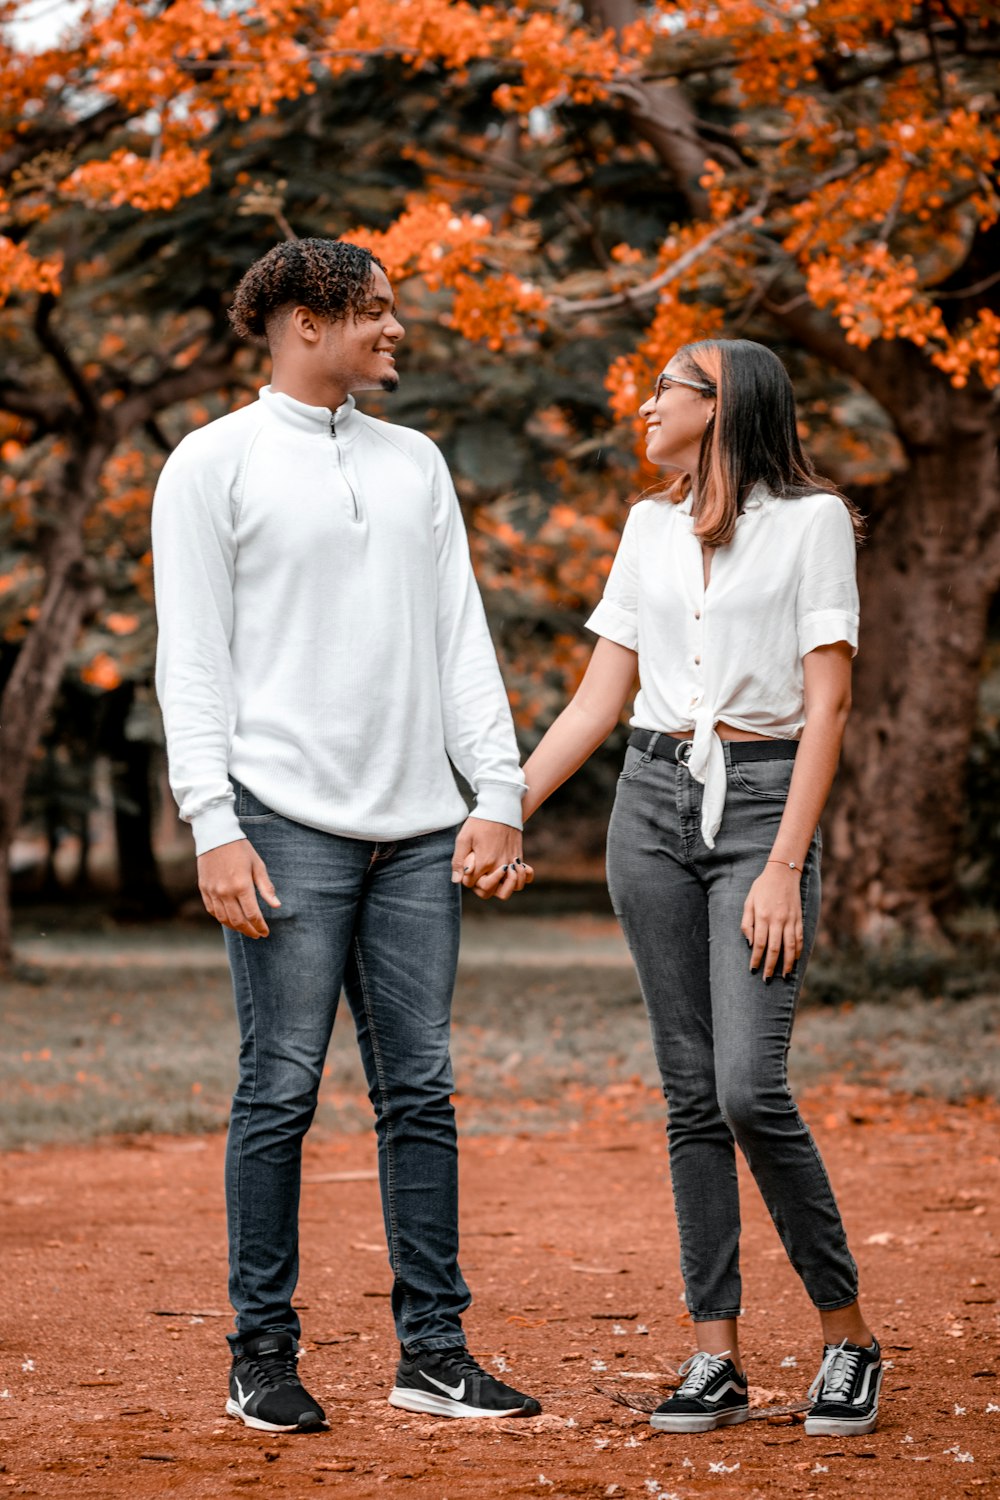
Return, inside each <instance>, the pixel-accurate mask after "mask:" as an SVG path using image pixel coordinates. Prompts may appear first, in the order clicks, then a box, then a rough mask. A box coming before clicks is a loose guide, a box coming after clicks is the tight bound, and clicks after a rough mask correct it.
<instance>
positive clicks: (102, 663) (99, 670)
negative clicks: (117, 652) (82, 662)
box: [80, 651, 122, 693]
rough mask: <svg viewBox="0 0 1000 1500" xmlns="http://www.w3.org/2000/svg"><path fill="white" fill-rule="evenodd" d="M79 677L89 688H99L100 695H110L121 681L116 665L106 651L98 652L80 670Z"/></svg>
mask: <svg viewBox="0 0 1000 1500" xmlns="http://www.w3.org/2000/svg"><path fill="white" fill-rule="evenodd" d="M80 676H81V677H82V678H83V680H84V682H86V683H89V684H90V686H91V687H96V688H100V689H101V692H102V693H110V692H112V691H113V690H114V689H115V688H116V687H120V685H121V680H122V674H121V669H120V668H119V666H118V663H117V662H116V661H115V659H114V657H112V656H109V655H108V653H107V652H106V651H98V653H97V655H96V656H95V657H93V658H92V660H91V661H89V662H88V663H87V665H86V666H85V667H84V668H83V669H82V671H81V672H80Z"/></svg>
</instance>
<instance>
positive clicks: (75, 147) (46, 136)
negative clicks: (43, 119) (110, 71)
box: [0, 99, 129, 184]
mask: <svg viewBox="0 0 1000 1500" xmlns="http://www.w3.org/2000/svg"><path fill="white" fill-rule="evenodd" d="M128 118H129V115H128V111H127V110H126V109H124V108H123V107H122V105H120V104H119V103H118V101H117V100H116V99H113V100H112V101H111V102H110V103H109V104H105V105H104V106H103V107H102V108H101V109H98V110H95V112H94V113H93V114H92V115H87V116H85V118H84V119H82V120H76V121H74V122H73V124H71V125H61V126H58V125H52V126H48V127H46V126H44V125H36V126H32V128H31V129H30V130H29V131H28V132H27V134H25V135H24V136H22V137H21V138H20V140H18V141H17V143H16V144H15V145H13V146H11V147H9V148H8V150H6V151H5V152H3V154H2V155H0V182H3V183H5V184H6V183H7V182H8V181H9V180H10V178H11V177H12V176H13V175H14V173H15V172H16V171H17V170H18V168H19V167H23V166H24V164H25V162H29V161H31V160H32V159H33V158H34V157H36V156H40V155H41V154H42V152H43V151H69V152H72V153H75V152H77V151H79V150H80V149H81V148H82V147H84V146H88V145H90V144H91V143H92V142H94V141H99V140H103V138H104V137H105V136H106V135H108V134H109V133H110V132H111V131H112V130H114V129H116V128H117V126H119V125H124V124H125V122H126V120H127V119H128Z"/></svg>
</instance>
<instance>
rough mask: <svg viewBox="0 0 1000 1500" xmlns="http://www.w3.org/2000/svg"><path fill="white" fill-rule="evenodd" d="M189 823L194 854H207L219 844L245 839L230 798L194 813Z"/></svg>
mask: <svg viewBox="0 0 1000 1500" xmlns="http://www.w3.org/2000/svg"><path fill="white" fill-rule="evenodd" d="M190 822H191V829H192V832H193V833H194V847H195V853H196V854H207V853H208V851H209V849H218V848H219V846H220V845H221V844H235V843H236V841H237V840H238V839H245V838H246V834H245V833H244V832H243V829H242V828H241V827H240V824H239V819H238V818H237V816H236V808H235V806H234V804H233V800H232V798H228V799H227V800H226V801H225V802H213V803H212V804H211V805H210V806H208V807H206V808H205V809H204V810H203V811H202V812H200V813H196V814H195V816H194V817H193V818H192V819H191V820H190Z"/></svg>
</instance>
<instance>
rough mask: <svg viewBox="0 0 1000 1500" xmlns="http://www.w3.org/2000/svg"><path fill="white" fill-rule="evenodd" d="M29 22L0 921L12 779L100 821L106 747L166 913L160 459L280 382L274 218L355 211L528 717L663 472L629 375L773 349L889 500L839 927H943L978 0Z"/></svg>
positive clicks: (345, 226) (982, 423) (833, 923)
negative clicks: (250, 341)
mask: <svg viewBox="0 0 1000 1500" xmlns="http://www.w3.org/2000/svg"><path fill="white" fill-rule="evenodd" d="M17 11H18V6H17V5H16V4H13V3H7V4H2V5H0V22H6V23H9V22H11V21H12V20H14V19H16V15H17ZM13 35H14V33H13V32H12V31H11V29H10V26H9V25H6V26H5V27H4V28H3V30H2V31H0V36H4V37H6V41H5V42H4V43H3V44H2V45H0V82H2V84H3V96H2V97H3V100H4V103H3V104H2V105H0V188H2V190H3V197H2V198H0V214H2V219H0V293H2V295H3V297H4V299H5V300H4V306H3V308H2V309H0V332H2V336H3V343H4V353H3V355H2V357H0V451H2V457H3V459H4V463H5V473H4V476H3V480H2V488H0V626H2V629H3V633H4V646H3V655H2V661H0V672H2V673H3V675H4V677H5V686H4V689H3V697H2V701H0V726H2V728H0V736H2V738H0V756H2V777H0V954H3V953H9V929H8V926H7V919H6V916H5V914H6V913H7V911H8V894H7V891H6V887H5V884H4V882H5V881H6V874H5V872H6V868H7V861H6V858H5V851H6V849H7V848H9V845H10V842H11V840H12V839H13V836H14V834H15V832H16V830H17V829H18V827H19V826H20V825H21V824H22V822H23V819H24V816H25V797H26V795H28V796H30V797H31V799H32V801H31V802H30V803H29V805H28V810H29V811H30V812H33V813H35V814H36V815H37V816H39V817H42V818H47V819H48V822H49V824H50V825H54V824H55V823H56V822H58V818H59V817H60V816H62V817H63V818H64V819H65V817H66V816H70V817H72V816H74V815H76V816H79V809H80V806H81V805H83V806H86V803H87V799H88V797H89V796H90V795H91V793H90V789H89V787H88V785H87V767H88V765H89V764H90V759H91V758H92V755H93V754H94V753H96V751H95V749H94V748H93V747H96V746H98V745H100V746H101V747H102V751H103V753H104V754H106V755H107V756H108V757H109V758H110V761H111V764H112V765H113V766H114V767H116V771H115V783H116V786H115V802H116V807H117V808H118V810H119V812H118V817H117V819H116V822H117V832H118V845H119V865H120V878H121V880H122V883H123V885H124V886H125V888H126V889H127V890H128V891H129V893H130V899H131V900H132V902H133V904H134V906H135V908H136V909H137V910H139V911H141V910H147V909H148V910H152V911H157V910H162V909H163V907H164V898H163V893H162V890H161V889H160V883H159V880H158V877H157V873H156V867H155V860H154V859H153V854H152V846H151V841H150V837H149V828H150V823H151V817H152V810H153V808H152V802H153V799H152V797H151V793H150V767H151V764H152V763H153V762H154V761H155V759H156V756H157V755H158V754H159V751H158V750H157V740H158V737H159V729H158V723H157V716H156V713H155V705H154V704H153V701H152V696H151V691H150V678H151V662H152V649H153V640H154V631H153V623H152V619H151V588H150V573H149V569H150V559H149V554H148V514H149V503H150V498H151V493H152V486H153V484H154V482H155V475H156V472H157V469H158V466H159V463H160V462H161V461H162V456H163V454H164V453H165V452H166V451H168V450H169V448H170V447H171V446H172V445H173V443H174V442H176V441H177V439H178V438H179V437H180V436H181V435H182V434H183V432H184V431H186V430H188V429H189V428H190V427H191V426H193V425H195V424H196V423H199V422H202V421H205V420H208V419H209V418H210V417H212V416H215V415H217V414H219V413H220V412H221V411H223V410H225V409H227V408H228V407H229V406H231V405H232V404H234V403H235V402H237V401H243V400H250V399H253V392H254V390H255V389H256V387H257V386H258V385H259V384H261V383H262V382H263V380H264V379H266V368H265V362H264V360H263V357H262V353H261V351H257V350H252V349H240V348H238V347H236V346H235V344H234V343H233V341H232V339H231V337H230V335H229V333H228V328H227V323H226V318H225V309H226V305H227V299H228V296H229V295H230V293H231V291H232V288H233V287H234V285H235V283H236V281H237V280H238V278H239V276H240V275H241V274H242V271H243V270H244V269H245V268H246V266H247V265H248V264H249V263H250V262H251V261H252V260H253V259H254V258H255V257H256V256H257V255H259V254H261V253H263V252H264V251H265V250H266V249H267V248H268V247H269V245H270V244H272V243H273V242H274V239H275V238H276V237H277V236H281V235H286V236H290V235H295V234H299V235H304V234H321V235H332V236H344V237H348V238H354V239H358V240H361V241H363V242H365V243H368V244H371V245H372V246H373V247H374V248H375V249H376V251H377V253H378V254H379V255H380V256H381V257H382V258H383V259H384V260H385V261H386V264H387V265H388V267H389V270H390V274H391V275H392V276H393V277H394V279H395V280H396V282H397V283H398V285H399V291H400V297H401V302H402V306H403V309H404V314H405V321H406V323H407V326H408V339H407V355H406V362H405V367H404V375H405V378H404V381H403V384H402V387H401V390H400V392H399V394H398V395H397V396H395V397H393V398H392V400H391V402H385V403H381V404H379V405H378V407H377V409H379V410H380V411H381V412H382V413H383V414H384V415H386V416H388V417H389V418H390V419H391V420H397V421H401V422H405V423H412V424H413V425H416V426H420V427H421V428H423V429H424V430H426V431H428V432H430V433H431V435H432V436H434V437H435V438H436V439H437V440H438V441H439V442H440V443H441V444H442V446H443V447H444V449H445V451H446V453H447V455H448V457H449V460H450V461H451V463H452V465H453V468H454V472H455V477H456V482H457V485H458V488H459V492H460V495H461V497H462V500H463V504H464V505H465V507H466V511H467V517H468V520H469V523H470V533H471V538H472V543H473V548H474V552H475V555H476V560H477V565H478V570H479V574H480V578H481V580H482V582H483V584H484V589H485V593H486V599H487V607H488V609H489V611H490V615H491V619H492V622H493V625H494V630H495V634H496V637H497V640H498V644H499V646H500V649H501V654H502V658H503V663H504V669H505V673H506V676H507V681H508V684H509V686H510V688H511V690H512V697H513V700H514V704H515V711H516V713H517V716H518V722H519V727H520V730H521V733H522V737H523V741H524V743H525V745H526V747H530V745H531V744H533V743H534V741H535V740H536V739H537V737H538V735H539V734H540V733H541V731H542V730H543V729H544V728H545V726H546V725H547V723H548V722H549V721H550V720H551V718H552V717H553V716H554V714H555V713H556V712H557V711H558V710H559V708H560V707H561V706H562V703H563V702H564V701H565V697H566V694H567V693H568V692H569V691H571V690H572V688H573V686H574V685H575V682H576V680H577V679H578V676H579V674H580V672H581V671H582V668H583V665H584V663H585V661H586V658H587V654H588V649H589V646H588V642H587V641H586V640H585V639H584V632H583V630H582V625H581V622H582V620H583V619H584V618H585V616H586V614H587V612H588V611H589V609H590V607H591V606H592V604H593V602H594V600H595V599H596V597H597V596H598V594H599V592H600V589H601V586H602V583H603V579H604V577H605V576H606V573H607V570H608V567H609V565H610V560H611V556H612V554H613V550H614V546H615V542H616V539H617V534H618V532H619V530H620V527H621V524H622V521H623V519H624V514H625V508H626V505H627V502H628V499H629V497H630V496H631V495H632V494H634V493H635V492H636V490H637V489H638V488H642V487H645V486H648V485H650V484H652V483H654V482H655V475H654V474H653V473H652V472H651V471H648V470H644V468H643V463H642V460H641V459H640V457H639V456H638V455H639V451H640V444H639V431H638V424H637V423H636V421H635V409H636V407H637V406H638V404H639V402H640V401H641V399H642V398H643V397H644V395H645V394H646V392H647V391H648V389H649V388H650V385H651V383H652V379H653V377H654V375H655V373H656V371H657V370H658V369H659V368H661V367H662V365H663V364H664V363H665V361H666V360H667V358H669V356H670V354H671V353H672V351H673V350H674V349H675V348H676V347H677V346H678V345H679V344H680V343H683V342H685V341H686V340H689V339H691V338H696V337H700V336H705V335H715V334H719V335H727V334H728V335H738V336H747V337H752V338H759V339H761V340H763V341H764V342H766V343H768V344H770V345H771V346H772V347H774V348H775V349H776V350H777V351H778V352H779V353H780V354H781V355H782V357H783V358H784V359H785V361H786V363H787V364H788V366H789V369H790V371H791V373H792V375H793V378H794V379H795V382H796V387H797V391H798V393H799V395H800V401H801V421H802V427H803V432H804V436H805V438H806V441H807V444H808V446H809V447H810V449H811V451H812V453H813V455H814V457H815V458H816V459H817V461H818V464H819V467H820V468H821V470H824V471H826V472H827V473H829V474H830V475H831V477H832V478H833V479H834V480H836V481H838V482H839V483H841V484H842V485H844V486H846V487H847V488H848V489H849V490H850V491H851V492H852V493H853V494H854V495H855V496H856V498H857V499H858V500H859V501H860V503H861V504H862V506H863V507H864V508H865V509H866V511H867V512H868V515H869V520H870V532H871V537H870V541H869V544H868V546H867V547H866V549H865V550H864V552H863V554H862V558H861V586H862V595H863V609H864V624H863V639H862V651H861V655H860V656H859V660H858V664H857V678H856V700H855V701H856V707H855V713H854V716H853V720H852V725H851V728H850V731H849V736H848V740H847V743H846V746H845V754H844V764H843V769H842V773H841V777H840V780H839V783H838V788H837V791H836V796H835V800H834V802H833V805H832V807H831V810H830V812H829V814H828V817H827V819H826V820H825V821H826V827H827V834H828V839H827V861H826V872H827V875H828V877H829V884H828V888H829V896H830V902H831V905H830V907H829V908H828V910H829V911H830V918H831V920H830V921H829V922H828V930H830V931H831V932H833V933H835V934H839V935H840V936H841V937H848V936H853V937H858V938H866V939H877V938H881V937H885V936H893V935H900V934H922V935H924V936H933V937H936V936H939V935H940V934H941V932H942V925H941V924H942V922H943V921H944V920H946V919H947V917H948V915H949V913H950V912H951V911H952V910H953V909H954V906H955V902H956V897H957V890H958V887H957V878H958V872H959V869H960V859H961V857H962V851H963V847H965V848H966V849H970V844H971V851H970V852H972V853H973V854H974V855H975V858H976V859H978V861H979V863H978V866H977V867H976V868H977V869H978V870H979V872H980V875H981V874H982V872H983V870H984V868H985V867H986V866H984V859H985V858H986V856H985V854H984V850H983V848H982V834H983V833H984V832H985V834H986V835H987V836H989V833H990V825H989V824H988V823H987V824H984V825H983V827H982V828H981V829H980V830H979V832H978V833H975V832H974V833H973V834H972V835H971V838H970V833H969V824H968V818H967V816H966V800H965V799H966V792H967V787H968V775H969V765H970V754H971V756H972V764H973V767H974V774H975V776H976V777H977V782H976V785H977V786H980V783H981V782H982V780H983V776H984V774H985V775H986V778H987V780H988V769H987V770H986V771H985V773H984V756H983V750H982V745H983V740H982V733H983V731H980V732H979V737H978V738H977V737H976V736H977V731H976V725H977V703H978V697H979V692H980V681H981V676H982V668H983V662H984V656H985V651H986V644H987V635H988V620H989V612H990V607H991V601H993V600H994V599H995V597H996V594H997V589H998V585H1000V484H998V476H997V469H996V457H995V453H996V441H997V425H998V423H997V400H996V389H997V385H998V382H1000V337H998V335H1000V317H998V311H1000V272H998V271H997V265H998V260H1000V258H998V255H997V247H998V243H1000V231H998V229H997V222H996V221H997V205H998V184H997V159H998V156H1000V141H998V136H997V127H996V112H997V69H996V59H997V56H998V55H1000V7H998V6H996V5H992V4H982V3H976V4H972V3H966V0H950V3H944V0H928V3H925V4H921V5H915V4H913V3H905V0H881V3H872V4H869V5H867V6H865V7H860V6H858V5H857V3H856V0H853V3H849V0H818V3H816V4H813V5H807V6H803V5H801V4H793V3H791V0H774V3H772V4H770V5H768V6H766V7H765V6H760V5H756V4H750V3H742V0H732V3H729V4H727V5H725V6H720V7H715V8H710V9H705V8H703V7H700V6H698V5H695V4H693V3H689V0H678V3H667V0H664V3H647V4H642V3H637V0H586V3H583V4H563V3H551V4H546V3H537V4H526V5H523V6H520V7H519V8H517V9H513V8H511V9H506V8H493V7H489V6H485V5H482V6H481V5H476V4H466V3H459V0H450V3H446V0H421V3H406V0H360V3H357V4H353V5H348V4H346V3H343V0H310V3H308V4H306V3H304V0H303V3H299V0H266V3H265V0H256V3H250V0H247V3H245V4H241V5H238V6H234V7H232V8H230V9H228V10H226V11H225V13H220V12H219V11H218V9H217V8H216V7H214V6H212V5H209V4H207V3H202V0H177V3H174V4H163V3H146V4H125V3H121V0H116V3H111V4H109V5H107V6H105V7H103V8H101V7H97V8H95V9H93V10H90V9H87V10H85V11H84V12H83V14H82V15H81V17H80V18H79V19H78V21H76V22H75V23H74V24H73V25H72V26H71V27H70V28H69V30H68V31H67V32H66V34H65V36H64V37H63V38H62V39H61V40H59V41H58V43H56V44H54V45H53V46H52V47H51V48H49V49H47V50H46V51H43V52H40V53H39V52H28V51H26V50H24V49H23V48H19V47H18V46H16V45H15V44H14V42H13V41H12V40H11V37H12V36H13ZM987 760H988V757H987ZM74 768H75V770H74ZM613 777H614V771H613V766H612V762H611V760H609V759H603V760H601V759H596V758H595V762H594V763H593V764H592V766H591V767H590V768H589V770H588V772H587V773H584V774H582V775H581V777H579V778H577V780H576V782H575V783H573V784H571V786H570V788H568V789H567V790H566V792H565V793H564V794H563V799H562V806H563V809H564V814H565V816H564V818H563V819H562V820H560V823H559V826H560V829H561V832H562V835H563V837H562V843H563V844H565V838H566V833H567V831H569V836H570V837H571V838H575V840H576V842H577V844H578V846H579V847H580V848H582V849H584V850H585V851H586V852H591V853H592V852H594V849H595V848H596V846H597V845H598V844H599V841H600V837H601V833H602V831H603V821H604V817H605V815H606V811H607V806H608V803H609V800H610V788H611V785H612V783H613ZM60 788H61V790H60ZM980 791H981V800H980V803H979V805H980V806H982V807H987V808H988V807H990V806H993V807H994V808H995V805H996V794H995V790H994V791H992V792H990V791H989V790H988V788H987V789H986V790H983V788H982V787H981V786H980ZM57 794H58V795H57ZM60 798H61V799H62V801H61V802H60V800H59V799H60ZM81 799H82V801H81ZM60 808H62V811H61V812H60V811H59V809H60ZM46 809H47V811H46ZM74 809H75V810H76V811H75V814H74ZM988 816H989V815H987V817H988ZM544 826H545V824H544V822H543V824H542V828H543V829H544ZM140 827H141V829H143V830H145V831H144V832H141V831H140ZM995 832H996V830H995V828H993V829H992V834H993V836H994V837H995ZM963 840H964V845H963ZM986 863H987V865H988V860H987V861H986ZM143 872H144V873H143Z"/></svg>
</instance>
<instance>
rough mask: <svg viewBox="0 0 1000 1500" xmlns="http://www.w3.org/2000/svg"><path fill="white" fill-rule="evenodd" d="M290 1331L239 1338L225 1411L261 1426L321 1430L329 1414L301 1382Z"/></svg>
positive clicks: (276, 1429)
mask: <svg viewBox="0 0 1000 1500" xmlns="http://www.w3.org/2000/svg"><path fill="white" fill-rule="evenodd" d="M296 1357H297V1356H296V1342H295V1339H294V1338H293V1337H292V1335H291V1334H290V1333H258V1334H252V1335H251V1336H250V1337H249V1338H241V1339H240V1352H239V1354H237V1355H236V1356H235V1357H234V1359H233V1367H232V1369H231V1370H230V1372H229V1400H228V1401H227V1402H226V1412H227V1414H228V1415H229V1416H231V1417H238V1418H239V1420H240V1421H241V1422H245V1423H246V1425H247V1426H248V1427H256V1428H259V1429H260V1431H261V1432H318V1431H319V1429H320V1428H321V1427H323V1426H325V1424H326V1415H325V1413H324V1411H323V1408H322V1407H321V1406H320V1404H319V1402H318V1401H314V1400H313V1398H312V1396H310V1394H309V1392H308V1391H307V1390H306V1388H305V1386H304V1385H303V1384H302V1382H301V1380H300V1379H299V1375H298V1368H297V1364H296Z"/></svg>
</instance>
